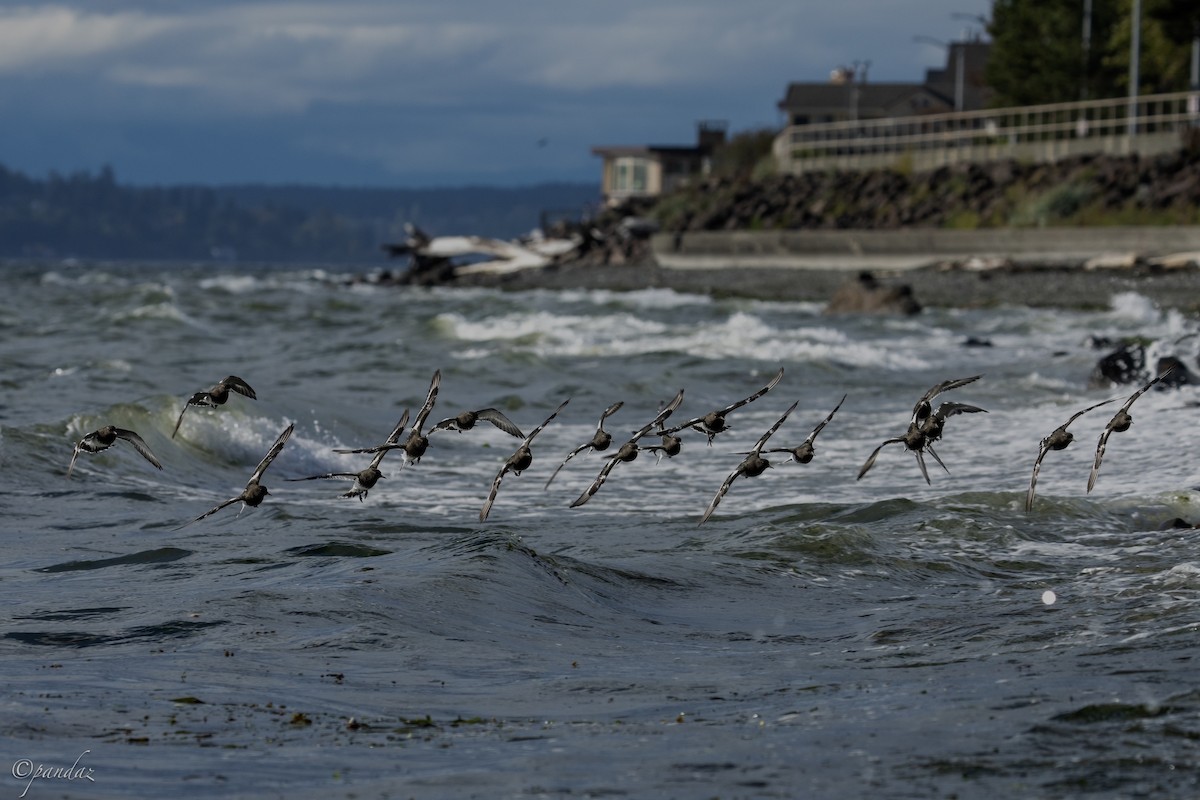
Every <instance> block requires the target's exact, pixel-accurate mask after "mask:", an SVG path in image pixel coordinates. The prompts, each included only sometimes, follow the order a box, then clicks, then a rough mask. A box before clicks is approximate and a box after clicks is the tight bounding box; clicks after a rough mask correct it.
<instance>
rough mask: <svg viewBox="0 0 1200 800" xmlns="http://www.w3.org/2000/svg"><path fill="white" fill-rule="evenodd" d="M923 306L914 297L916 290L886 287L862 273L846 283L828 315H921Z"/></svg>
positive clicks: (904, 287)
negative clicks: (913, 291)
mask: <svg viewBox="0 0 1200 800" xmlns="http://www.w3.org/2000/svg"><path fill="white" fill-rule="evenodd" d="M920 311H921V304H920V303H919V302H917V299H916V298H915V297H913V293H912V287H910V286H907V285H904V284H901V285H899V286H884V285H882V284H880V283H879V281H878V280H876V278H875V276H874V275H872V274H871V273H870V272H860V273H859V274H858V277H857V278H855V279H854V280H851V281H847V282H846V283H844V284H842V285H841V286H840V287H839V288H838V290H837V291H836V292H834V293H833V297H831V298H830V299H829V304H828V305H827V306H825V313H826V314H917V313H920Z"/></svg>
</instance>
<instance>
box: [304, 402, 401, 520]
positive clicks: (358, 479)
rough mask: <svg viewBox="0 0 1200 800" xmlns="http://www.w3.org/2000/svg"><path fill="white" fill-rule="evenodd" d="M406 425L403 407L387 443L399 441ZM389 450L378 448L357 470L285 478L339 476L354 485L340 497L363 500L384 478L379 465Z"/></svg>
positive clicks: (307, 479) (316, 478)
mask: <svg viewBox="0 0 1200 800" xmlns="http://www.w3.org/2000/svg"><path fill="white" fill-rule="evenodd" d="M407 426H408V409H407V408H406V409H404V413H403V414H402V415H401V416H400V421H399V422H397V423H396V427H395V428H393V429H392V433H391V435H390V436H388V438H387V443H388V444H395V443H396V442H398V441H400V436H401V435H402V434H403V433H404V429H405V428H406V427H407ZM389 452H390V451H389V450H387V449H380V450H378V451H377V452H376V453H375V457H374V458H373V459H371V464H370V465H369V466H368V467H366V468H365V469H361V470H359V471H358V472H326V473H325V474H324V475H310V476H309V477H307V478H286V479H285V480H289V481H316V480H321V479H323V478H340V479H350V480H353V481H354V486H353V487H352V488H351V489H350V491H348V492H345V493H344V494H342V497H357V498H358V499H359V501H360V502H361V501H363V500H365V499H366V497H367V493H368V492H369V491H371V489H373V488H375V484H377V483H379V481H380V479H382V478H386V477H387V476H386V475H384V474H383V473H382V472H380V470H379V465H380V463H382V461H383V457H384V456H386V455H387V454H388V453H389Z"/></svg>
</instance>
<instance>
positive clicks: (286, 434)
mask: <svg viewBox="0 0 1200 800" xmlns="http://www.w3.org/2000/svg"><path fill="white" fill-rule="evenodd" d="M295 427H296V423H294V422H293V423H291V424H290V425H288V426H287V427H286V428H284V429H283V433H281V434H279V438H278V439H276V440H275V444H273V445H271V449H270V450H268V451H267V454H266V455H265V456H263V460H262V461H260V462H258V467H257V468H255V470H254V474H253V475H251V476H250V480H248V481H246V485H247V486H249V485H250V484H252V483H258V482H260V481H261V480H262V476H263V473H264V472H266V471H267V467H269V466H271V462H272V461H274V460H275V456H277V455H279V451H280V450H282V449H283V446H284V445H285V444H287V440H288V439H289V438H290V437H291V435H292V429H293V428H295Z"/></svg>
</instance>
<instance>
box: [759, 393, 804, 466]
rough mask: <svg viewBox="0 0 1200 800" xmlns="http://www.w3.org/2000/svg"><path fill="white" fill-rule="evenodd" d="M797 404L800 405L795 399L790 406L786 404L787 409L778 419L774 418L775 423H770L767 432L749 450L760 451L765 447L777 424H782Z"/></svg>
mask: <svg viewBox="0 0 1200 800" xmlns="http://www.w3.org/2000/svg"><path fill="white" fill-rule="evenodd" d="M798 405H800V401H799V400H797V401H796V402H794V403H792V404H791V405H790V406H788V410H787V411H785V412H783V416H781V417H780V418H779V419H778V420H776V421H775V424H774V425H772V426H771V427H770V428H768V429H767V432H766V433H764V434H763V435H762V436H761V437H760V438H759V440H758V441H757V442H755V443H754V447H753V448H752V449H751V451H750V452H752V453H761V452H762V449H763V447H765V446H766V444H767V440H768V439H770V438H771V437H772V436H774V435H775V431H777V430H779V426H780V425H782V424H783V421H784V420H786V419H787V418H788V417H789V416H791V413H792V412H793V411H795V410H796V406H798Z"/></svg>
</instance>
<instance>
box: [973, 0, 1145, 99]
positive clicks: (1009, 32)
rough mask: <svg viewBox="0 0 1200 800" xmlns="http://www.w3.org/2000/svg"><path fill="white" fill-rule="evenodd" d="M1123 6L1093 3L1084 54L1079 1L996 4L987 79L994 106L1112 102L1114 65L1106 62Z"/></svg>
mask: <svg viewBox="0 0 1200 800" xmlns="http://www.w3.org/2000/svg"><path fill="white" fill-rule="evenodd" d="M1123 2H1127V0H1092V2H1091V6H1092V13H1091V25H1090V37H1089V42H1090V44H1089V46H1088V47H1087V49H1086V52H1085V48H1084V2H1083V0H995V3H993V5H992V19H991V23H990V24H989V26H988V33H989V34H990V35H991V37H992V51H991V55H990V56H989V58H988V65H987V72H986V78H987V82H988V84H989V85H990V86H991V87H992V89H993V91H994V95H993V98H994V99H993V104H994V105H996V106H1022V105H1038V104H1041V103H1063V102H1070V101H1072V100H1079V99H1083V98H1087V99H1097V98H1101V97H1113V96H1117V95H1118V94H1119V93H1120V92H1119V89H1118V86H1119V83H1118V77H1119V76H1118V72H1119V67H1120V65H1119V63H1115V62H1113V61H1111V60H1110V59H1108V58H1107V57H1106V56H1107V55H1108V47H1109V44H1110V42H1111V40H1112V35H1113V30H1114V26H1115V25H1116V23H1117V21H1118V18H1119V16H1120V14H1121V13H1122V11H1121V8H1120V6H1121V4H1122V3H1123Z"/></svg>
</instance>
